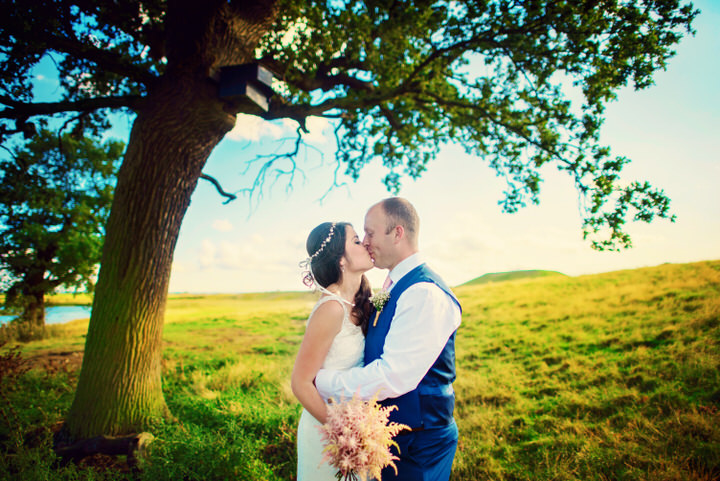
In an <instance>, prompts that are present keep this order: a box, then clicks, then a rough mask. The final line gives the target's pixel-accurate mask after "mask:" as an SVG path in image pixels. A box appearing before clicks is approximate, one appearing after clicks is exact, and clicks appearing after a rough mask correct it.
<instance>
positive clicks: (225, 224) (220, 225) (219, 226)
mask: <svg viewBox="0 0 720 481" xmlns="http://www.w3.org/2000/svg"><path fill="white" fill-rule="evenodd" d="M212 228H213V229H215V230H216V231H218V232H230V231H232V230H233V225H232V224H231V223H230V221H229V220H227V219H216V220H214V221H213V223H212Z"/></svg>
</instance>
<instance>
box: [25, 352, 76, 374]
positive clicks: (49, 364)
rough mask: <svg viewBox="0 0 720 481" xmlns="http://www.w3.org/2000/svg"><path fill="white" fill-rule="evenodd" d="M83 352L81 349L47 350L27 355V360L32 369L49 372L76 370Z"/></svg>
mask: <svg viewBox="0 0 720 481" xmlns="http://www.w3.org/2000/svg"><path fill="white" fill-rule="evenodd" d="M83 354H84V352H83V351H47V352H41V353H38V354H35V355H33V356H29V357H28V358H27V360H28V361H29V362H30V363H31V366H32V368H33V369H42V370H44V371H46V372H48V373H49V374H53V373H56V372H58V371H64V372H77V371H79V370H80V366H81V365H82V360H83Z"/></svg>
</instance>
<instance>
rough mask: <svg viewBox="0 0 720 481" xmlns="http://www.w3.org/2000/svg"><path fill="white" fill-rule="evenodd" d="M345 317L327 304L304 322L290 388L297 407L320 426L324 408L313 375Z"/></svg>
mask: <svg viewBox="0 0 720 481" xmlns="http://www.w3.org/2000/svg"><path fill="white" fill-rule="evenodd" d="M344 315H345V311H344V309H343V306H341V305H340V303H339V302H334V301H329V302H325V303H324V304H322V305H321V306H320V307H318V308H317V309H316V310H315V312H314V313H313V315H312V316H311V317H310V319H309V320H308V324H307V328H306V329H305V336H304V337H303V340H302V344H300V350H299V351H298V355H297V358H295V367H294V368H293V372H292V377H291V378H290V384H291V386H292V391H293V394H295V397H296V398H298V401H300V404H302V405H303V407H304V408H305V409H306V410H307V411H308V412H309V413H310V414H312V415H313V417H314V418H315V419H317V420H318V421H320V422H321V423H325V420H326V417H327V407H326V405H325V401H323V399H322V397H320V394H319V393H318V391H317V389H316V388H315V384H314V380H315V375H316V374H317V372H318V371H319V370H320V368H321V367H322V365H323V362H325V357H326V356H327V353H328V351H329V350H330V346H331V345H332V342H333V339H334V338H335V336H336V335H337V333H338V332H340V328H341V327H342V320H343V317H344Z"/></svg>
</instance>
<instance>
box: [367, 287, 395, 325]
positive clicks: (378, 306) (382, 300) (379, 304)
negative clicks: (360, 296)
mask: <svg viewBox="0 0 720 481" xmlns="http://www.w3.org/2000/svg"><path fill="white" fill-rule="evenodd" d="M388 299H390V293H389V292H388V291H386V290H385V289H382V290H381V291H380V292H376V293H375V294H373V295H372V296H370V302H372V305H373V306H375V311H377V312H376V314H375V321H373V327H375V326H376V325H377V321H378V317H380V313H381V312H382V310H383V307H385V304H387V301H388Z"/></svg>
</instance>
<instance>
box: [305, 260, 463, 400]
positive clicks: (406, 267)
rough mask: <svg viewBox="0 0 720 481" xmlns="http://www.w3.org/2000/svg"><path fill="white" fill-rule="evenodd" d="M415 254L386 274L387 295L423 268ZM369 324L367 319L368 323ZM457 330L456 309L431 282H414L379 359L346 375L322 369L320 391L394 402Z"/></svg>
mask: <svg viewBox="0 0 720 481" xmlns="http://www.w3.org/2000/svg"><path fill="white" fill-rule="evenodd" d="M422 263H423V262H422V260H421V258H420V255H419V254H413V255H412V256H410V257H408V258H407V259H404V260H403V261H402V262H400V263H399V264H398V265H397V266H395V268H394V269H393V270H392V271H390V274H389V276H390V279H391V280H392V281H393V283H392V285H391V286H390V291H392V289H393V287H394V286H395V285H396V284H397V283H398V281H399V280H400V279H402V277H403V276H405V274H407V273H408V272H410V271H411V270H413V269H414V268H416V267H417V266H419V265H420V264H422ZM372 321H373V320H372V319H371V320H370V322H372ZM459 326H460V309H459V308H458V306H457V305H456V304H455V303H454V302H453V301H452V299H450V297H449V296H448V295H447V294H445V292H443V290H442V289H440V287H438V286H437V285H436V284H434V283H432V282H418V283H416V284H413V285H412V286H410V287H409V288H407V289H406V290H405V292H403V293H402V294H401V295H400V298H399V299H398V301H397V307H396V309H395V316H394V317H393V321H392V324H391V326H390V331H389V332H388V334H387V337H386V338H385V346H384V349H383V354H382V356H381V357H380V359H376V360H375V361H373V362H371V363H370V364H368V365H367V366H364V367H355V368H352V369H349V370H345V371H336V370H333V369H321V370H320V371H318V373H317V376H316V377H315V386H316V387H317V390H318V392H319V393H320V395H321V396H322V397H323V399H325V400H327V399H328V398H330V397H333V398H335V399H336V400H339V399H340V398H341V397H343V398H345V399H348V398H350V397H352V396H353V395H354V394H355V393H357V394H358V395H359V396H360V397H361V398H363V399H369V398H372V397H373V396H374V395H375V394H376V393H377V394H378V399H379V400H383V399H386V398H394V397H398V396H402V395H403V394H405V393H407V392H410V391H412V390H413V389H415V388H416V387H417V386H418V384H420V381H421V380H422V378H423V377H424V376H425V374H426V373H427V372H428V371H429V370H430V368H431V367H432V365H433V364H434V363H435V360H436V359H437V358H438V356H439V355H440V352H441V351H442V350H443V348H444V347H445V344H446V343H447V340H448V339H449V338H450V336H451V335H452V333H453V332H455V330H456V329H457V328H458V327H459Z"/></svg>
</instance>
